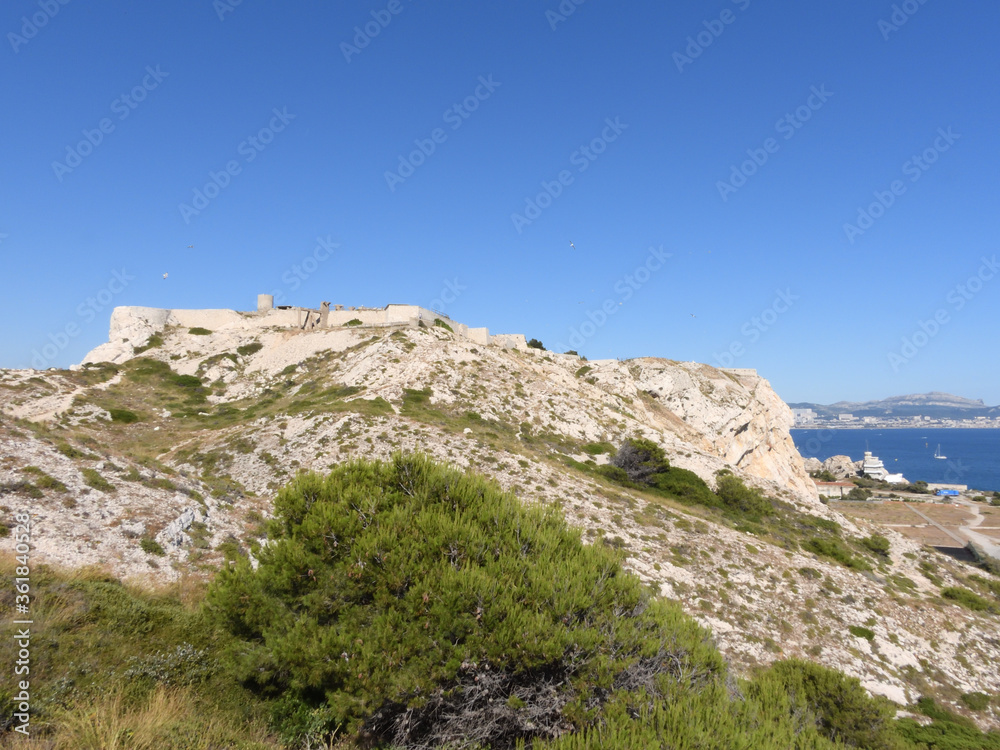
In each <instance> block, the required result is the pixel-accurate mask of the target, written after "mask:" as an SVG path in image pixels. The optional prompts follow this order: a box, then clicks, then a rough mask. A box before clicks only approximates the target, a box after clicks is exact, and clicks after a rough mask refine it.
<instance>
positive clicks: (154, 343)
mask: <svg viewBox="0 0 1000 750" xmlns="http://www.w3.org/2000/svg"><path fill="white" fill-rule="evenodd" d="M160 346H163V337H162V336H161V335H160V334H158V333H154V334H153V335H152V336H150V337H149V338H148V339H146V343H145V344H143V345H142V346H137V347H136V348H135V349H133V350H132V353H133V354H142V353H143V352H145V351H149V350H150V349H156V348H157V347H160Z"/></svg>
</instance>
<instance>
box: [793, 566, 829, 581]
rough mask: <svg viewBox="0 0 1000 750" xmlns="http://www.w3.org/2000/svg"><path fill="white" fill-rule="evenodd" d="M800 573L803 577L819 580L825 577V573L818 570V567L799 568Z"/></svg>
mask: <svg viewBox="0 0 1000 750" xmlns="http://www.w3.org/2000/svg"><path fill="white" fill-rule="evenodd" d="M799 574H800V575H801V576H802V577H803V578H808V579H810V580H812V581H818V580H819V579H821V578H822V577H823V574H822V573H820V572H819V571H818V570H816V568H808V567H806V568H799Z"/></svg>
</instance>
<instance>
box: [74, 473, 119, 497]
mask: <svg viewBox="0 0 1000 750" xmlns="http://www.w3.org/2000/svg"><path fill="white" fill-rule="evenodd" d="M80 473H81V474H83V483H84V484H85V485H87V486H88V487H93V488H94V489H95V490H100V491H101V492H115V491H116V490H115V486H114V485H113V484H111V482H109V481H108V480H107V479H105V478H104V477H102V476H101V475H100V474H99V473H98V472H97V470H96V469H81V470H80Z"/></svg>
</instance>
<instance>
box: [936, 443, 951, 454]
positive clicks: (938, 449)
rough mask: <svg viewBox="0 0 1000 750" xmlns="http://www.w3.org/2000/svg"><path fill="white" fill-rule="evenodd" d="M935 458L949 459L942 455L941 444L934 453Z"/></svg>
mask: <svg viewBox="0 0 1000 750" xmlns="http://www.w3.org/2000/svg"><path fill="white" fill-rule="evenodd" d="M934 458H948V457H947V456H942V455H941V443H938V447H937V450H936V451H934Z"/></svg>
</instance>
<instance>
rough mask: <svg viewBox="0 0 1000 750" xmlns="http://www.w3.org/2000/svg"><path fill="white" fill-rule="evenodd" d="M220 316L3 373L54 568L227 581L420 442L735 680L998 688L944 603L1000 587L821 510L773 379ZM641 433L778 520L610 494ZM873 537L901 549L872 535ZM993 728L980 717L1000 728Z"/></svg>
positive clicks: (15, 440)
mask: <svg viewBox="0 0 1000 750" xmlns="http://www.w3.org/2000/svg"><path fill="white" fill-rule="evenodd" d="M154 312H155V311H154ZM160 312H163V311H160ZM224 312H226V313H227V314H224V315H219V316H217V318H216V321H217V325H216V327H214V328H211V329H209V328H204V327H188V326H187V325H181V324H180V323H182V322H183V319H182V318H179V317H178V316H172V315H170V314H165V315H164V314H159V313H156V314H150V313H149V311H148V309H147V308H118V309H117V310H116V311H115V313H114V317H113V320H112V340H111V341H110V342H109V343H108V344H106V345H104V346H102V347H99V349H98V350H95V352H93V353H92V354H91V355H90V356H89V357H88V358H87V359H86V363H85V364H84V365H83V366H81V367H76V368H73V369H71V370H68V371H60V370H49V371H44V372H39V371H31V370H0V456H2V458H0V494H2V497H0V504H2V505H3V512H4V514H5V515H7V516H8V517H9V515H10V514H11V513H12V512H14V511H16V510H22V511H23V510H26V509H27V510H30V512H31V513H32V514H33V515H34V516H35V517H36V519H37V520H36V525H35V531H34V538H33V540H32V543H33V545H34V551H33V555H34V556H35V561H36V562H51V563H58V564H61V565H64V566H71V567H74V566H80V565H88V564H96V565H103V566H106V567H107V568H109V569H110V570H111V571H112V572H114V573H115V574H117V575H119V576H123V577H153V578H159V579H172V578H177V577H179V576H181V575H183V574H186V573H189V572H194V573H196V574H200V575H210V574H211V573H212V571H214V570H216V569H217V568H218V567H219V566H220V565H224V564H226V560H230V559H234V558H235V557H236V556H237V555H241V554H248V553H252V550H253V549H254V547H255V546H256V545H258V544H260V543H262V542H263V541H264V537H263V535H264V529H263V524H262V521H263V520H264V519H266V518H267V517H268V515H269V513H270V509H271V500H272V498H273V495H274V493H275V492H276V490H277V489H278V488H280V487H281V486H282V485H283V484H284V483H285V482H286V481H287V480H288V479H289V478H290V477H291V476H292V475H294V474H295V473H296V472H298V471H301V470H316V471H326V470H328V469H330V468H331V467H333V466H335V465H337V464H339V463H341V462H343V461H345V460H348V459H350V458H352V457H357V456H365V457H384V456H388V455H389V454H390V453H392V452H393V451H399V450H403V451H413V450H419V451H423V452H425V453H428V454H430V455H432V456H434V457H436V458H438V459H442V460H445V461H448V462H450V463H452V464H455V465H457V466H460V467H463V468H471V469H474V470H476V471H478V472H482V473H484V474H487V475H489V476H492V477H494V478H495V479H497V480H498V481H499V482H500V483H501V484H502V485H503V486H504V487H505V488H507V489H509V490H510V491H512V492H514V493H515V494H516V495H517V496H518V497H520V498H522V500H523V501H524V502H528V503H556V504H558V505H559V506H561V508H562V509H563V511H564V513H565V515H566V516H567V518H568V520H569V521H570V522H571V523H573V524H575V525H577V526H578V527H580V528H581V529H582V530H583V533H584V535H585V538H586V539H588V540H590V541H592V542H594V543H603V544H608V545H611V546H615V547H619V548H621V549H623V551H624V552H625V554H626V556H627V561H628V566H629V567H630V568H631V569H632V570H633V571H635V572H636V573H637V574H638V575H639V576H640V577H641V578H642V579H643V580H645V581H646V582H647V583H649V584H650V585H652V586H654V587H655V588H657V589H659V590H660V591H661V592H662V593H663V595H665V596H668V597H672V598H676V599H678V600H680V601H681V602H682V603H683V605H684V607H685V609H686V610H687V611H688V612H689V613H690V614H692V615H693V616H695V617H696V618H697V619H699V620H700V621H701V622H702V623H704V624H706V625H708V626H709V627H711V628H712V629H713V631H714V633H715V636H716V639H717V641H718V643H719V646H720V648H721V649H722V650H723V652H724V653H725V654H726V655H727V657H728V658H729V659H730V660H731V661H732V663H733V664H734V665H736V666H737V667H738V668H739V669H742V670H749V669H751V668H753V667H754V666H756V665H759V664H766V663H769V662H771V661H773V660H774V659H777V658H781V657H782V656H803V657H806V658H811V659H814V660H816V661H819V662H822V663H824V664H827V665H829V666H834V667H837V668H839V669H842V670H844V671H845V672H847V673H849V674H852V675H855V676H857V677H859V678H860V679H861V680H862V683H863V684H864V685H865V686H866V687H868V688H869V689H870V690H872V691H873V692H876V693H880V694H884V695H888V696H889V697H891V698H892V699H893V700H896V701H897V702H899V703H901V704H905V703H908V702H910V701H912V700H915V699H916V698H917V697H918V696H919V695H922V694H928V695H933V696H934V697H935V698H936V699H938V700H939V701H941V702H944V703H946V704H948V705H949V706H952V707H954V708H956V709H957V710H960V711H966V708H965V706H964V704H962V703H961V702H960V701H959V700H958V698H959V696H960V695H962V694H968V693H973V692H983V693H990V694H993V693H997V692H998V691H1000V675H998V673H997V671H996V669H995V668H994V667H993V665H994V664H995V663H996V661H997V659H998V658H1000V629H998V620H997V615H996V614H994V613H993V612H992V611H990V610H988V609H987V610H984V611H978V612H977V611H972V610H970V609H968V608H963V607H962V606H960V605H959V604H957V603H955V602H954V601H952V600H950V599H947V598H943V596H942V594H943V593H947V590H948V589H949V587H958V588H966V587H971V588H975V587H977V586H980V587H981V586H983V585H985V584H979V583H977V580H976V579H977V578H978V579H979V580H980V581H981V580H986V579H983V578H982V576H984V575H987V574H986V573H985V572H982V571H978V572H977V571H975V570H973V569H972V568H970V567H968V566H964V565H961V564H959V563H956V562H954V561H951V560H950V559H948V558H945V557H943V556H941V555H939V554H937V553H936V552H934V551H933V550H930V549H929V548H921V547H919V546H918V545H916V544H915V543H913V542H910V541H908V540H905V539H904V538H903V537H901V536H900V535H898V534H896V533H894V532H892V531H891V530H886V529H876V528H875V527H870V528H869V527H866V528H859V527H857V526H856V525H855V524H853V523H851V522H850V521H848V520H847V519H845V518H843V517H841V516H839V515H838V514H836V513H834V512H833V511H831V510H830V509H828V508H827V507H826V506H825V505H823V504H821V503H820V502H819V500H818V499H817V496H816V493H815V487H814V485H813V484H812V482H811V481H810V480H809V478H808V476H807V474H806V472H805V470H804V468H803V462H802V459H801V457H800V456H799V455H798V453H797V452H796V450H795V448H794V445H793V443H792V441H791V439H790V437H789V434H788V430H789V427H790V426H791V423H792V419H791V413H790V410H789V409H788V407H787V406H786V405H785V404H783V403H782V402H781V400H780V399H779V398H778V397H777V396H776V395H775V393H774V392H773V391H772V390H771V388H770V386H769V384H768V383H767V381H766V380H764V379H763V378H761V377H759V376H758V375H757V374H756V373H754V372H753V371H747V370H719V369H715V368H712V367H709V366H707V365H702V364H696V363H687V362H685V363H682V362H674V361H670V360H665V359H654V358H641V359H635V360H629V361H616V360H604V361H596V362H587V361H583V360H581V359H579V358H578V357H576V356H573V355H562V354H554V353H551V352H546V351H541V350H534V349H524V348H504V347H500V346H493V345H489V344H486V345H484V344H481V343H476V342H474V341H471V340H469V339H468V338H467V337H464V336H461V335H458V334H456V333H455V332H453V331H451V330H449V328H448V327H447V326H441V325H432V326H429V327H416V328H414V327H412V326H409V325H398V326H389V327H378V328H373V327H338V328H330V329H325V330H312V331H307V330H296V329H290V328H287V327H272V328H267V327H265V328H261V327H260V326H259V325H256V326H255V325H245V324H244V323H243V322H242V321H243V319H244V318H245V316H246V315H247V314H236V313H232V314H229V313H230V312H231V311H224ZM629 437H644V438H647V439H649V440H652V441H653V442H655V443H656V444H657V445H659V446H661V447H662V448H663V449H664V450H665V452H666V454H667V457H668V459H669V461H670V463H671V465H672V466H674V467H678V468H682V469H687V470H690V471H692V472H694V473H695V474H697V475H698V476H699V477H701V478H702V479H703V480H704V481H705V482H706V483H708V485H709V486H711V487H715V486H716V482H717V476H718V472H720V471H725V470H729V471H731V472H733V473H735V474H736V475H737V476H738V477H740V478H742V479H743V480H744V481H745V482H746V483H747V484H748V485H752V486H754V487H757V488H759V489H760V490H761V491H762V492H763V493H764V494H766V495H767V496H768V497H770V498H771V499H772V503H773V504H774V507H775V508H776V512H775V513H774V514H773V515H771V516H768V517H766V518H759V517H754V516H750V515H748V516H745V517H743V516H739V515H738V514H736V515H734V514H733V513H723V512H720V511H719V509H718V508H711V507H705V506H703V505H698V504H690V501H687V502H685V501H684V498H683V497H680V498H678V499H671V498H669V497H663V496H662V495H655V494H651V493H649V492H646V491H644V490H642V489H639V488H636V487H629V486H622V485H621V484H619V483H615V482H613V481H610V480H609V479H608V478H607V477H606V476H604V475H602V474H601V473H600V472H599V471H597V467H599V466H600V465H601V464H603V463H606V462H607V460H608V451H609V449H611V448H612V446H617V445H619V444H621V442H622V441H623V440H625V439H626V438H629ZM8 522H9V520H8ZM875 531H877V532H879V533H880V534H883V535H884V536H885V537H886V538H888V540H889V543H890V545H889V550H888V553H887V554H883V553H880V552H878V551H877V550H876V549H875V548H876V547H877V545H871V544H869V546H867V547H866V543H865V542H864V541H862V540H864V539H869V540H870V539H871V537H870V536H869V535H871V534H872V533H873V532H875ZM12 546H13V545H12V541H11V539H10V538H9V537H7V538H3V539H0V547H2V548H3V549H7V550H9V549H11V548H12ZM986 593H988V592H986ZM994 609H995V607H994ZM992 710H993V709H989V710H987V711H986V712H979V713H977V714H976V715H975V718H976V720H977V721H978V722H979V723H980V724H981V725H983V726H998V725H1000V724H998V721H997V717H996V715H995V714H993V713H991V712H990V711H992Z"/></svg>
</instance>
